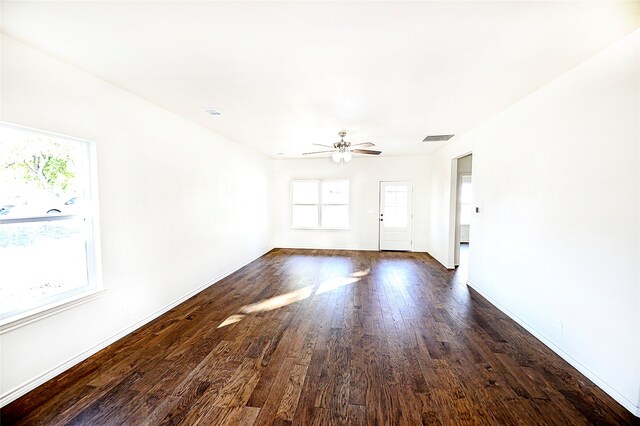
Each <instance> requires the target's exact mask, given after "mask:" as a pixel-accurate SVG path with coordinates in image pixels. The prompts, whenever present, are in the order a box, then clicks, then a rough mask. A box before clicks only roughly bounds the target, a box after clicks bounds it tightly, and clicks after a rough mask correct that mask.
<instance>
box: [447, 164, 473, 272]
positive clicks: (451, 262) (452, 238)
mask: <svg viewBox="0 0 640 426" xmlns="http://www.w3.org/2000/svg"><path fill="white" fill-rule="evenodd" d="M470 154H473V151H467V152H464V153H462V154H460V155H457V156H456V157H454V158H452V159H451V181H450V187H449V243H448V247H447V265H446V268H447V269H455V267H456V266H457V261H458V258H457V257H456V254H457V253H459V249H460V247H459V246H458V247H456V240H457V238H458V237H459V236H458V226H457V224H458V176H459V175H458V160H459V159H460V158H462V157H466V156H467V155H470ZM471 175H472V179H473V172H472V173H471ZM474 204H475V200H474ZM469 245H471V234H469Z"/></svg>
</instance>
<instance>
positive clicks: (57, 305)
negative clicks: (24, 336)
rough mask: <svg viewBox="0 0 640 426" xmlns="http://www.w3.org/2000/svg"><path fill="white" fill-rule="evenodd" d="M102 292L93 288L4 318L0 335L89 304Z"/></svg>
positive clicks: (103, 290)
mask: <svg viewBox="0 0 640 426" xmlns="http://www.w3.org/2000/svg"><path fill="white" fill-rule="evenodd" d="M104 292H105V289H104V288H93V289H91V290H88V291H84V292H82V293H79V294H77V295H74V296H71V297H66V298H64V299H61V300H59V301H57V302H54V303H50V304H47V305H41V306H39V307H37V308H34V309H31V310H29V311H25V312H21V313H20V314H18V315H15V316H13V317H9V318H6V319H4V320H3V321H2V322H0V334H4V333H6V332H9V331H11V330H15V329H16V328H19V327H22V326H23V325H27V324H31V323H32V322H35V321H39V320H41V319H43V318H47V317H50V316H51V315H55V314H57V313H59V312H63V311H66V310H67V309H71V308H73V307H75V306H78V305H82V304H83V303H87V302H90V301H92V300H94V299H97V298H98V297H100V296H102V295H103V294H104Z"/></svg>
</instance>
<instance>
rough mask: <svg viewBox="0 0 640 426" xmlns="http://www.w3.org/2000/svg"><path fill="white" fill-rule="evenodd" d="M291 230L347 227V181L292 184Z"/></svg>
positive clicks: (307, 181) (299, 181)
mask: <svg viewBox="0 0 640 426" xmlns="http://www.w3.org/2000/svg"><path fill="white" fill-rule="evenodd" d="M291 218H292V220H291V226H292V227H293V228H303V229H346V228H348V227H349V181H348V180H294V181H293V182H292V183H291Z"/></svg>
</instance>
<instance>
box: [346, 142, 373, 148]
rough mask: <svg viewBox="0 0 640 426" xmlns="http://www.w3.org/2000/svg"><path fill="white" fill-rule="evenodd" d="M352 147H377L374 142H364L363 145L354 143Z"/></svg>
mask: <svg viewBox="0 0 640 426" xmlns="http://www.w3.org/2000/svg"><path fill="white" fill-rule="evenodd" d="M351 146H362V147H367V146H376V144H375V143H373V142H362V143H352V144H351Z"/></svg>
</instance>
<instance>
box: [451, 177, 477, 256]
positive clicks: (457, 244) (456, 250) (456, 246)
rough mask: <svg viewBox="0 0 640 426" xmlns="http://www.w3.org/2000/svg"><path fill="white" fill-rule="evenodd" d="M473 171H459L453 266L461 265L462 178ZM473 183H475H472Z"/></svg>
mask: <svg viewBox="0 0 640 426" xmlns="http://www.w3.org/2000/svg"><path fill="white" fill-rule="evenodd" d="M472 175H473V173H469V172H459V173H458V177H457V182H456V229H455V232H456V237H455V243H454V246H453V248H454V258H453V266H459V265H460V244H461V243H460V226H461V225H460V207H461V203H460V187H461V186H462V178H463V177H464V176H472ZM471 182H473V178H471ZM472 185H473V183H472Z"/></svg>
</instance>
